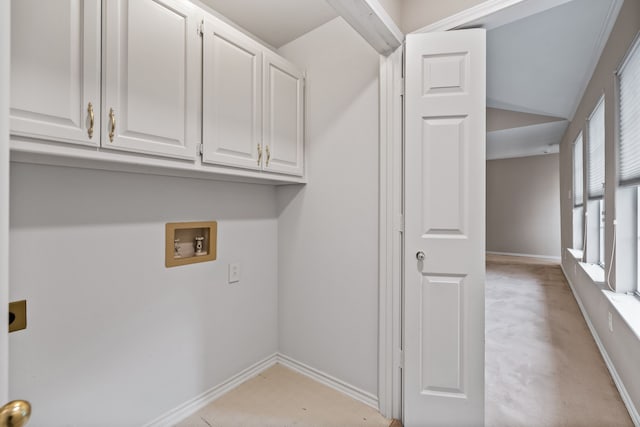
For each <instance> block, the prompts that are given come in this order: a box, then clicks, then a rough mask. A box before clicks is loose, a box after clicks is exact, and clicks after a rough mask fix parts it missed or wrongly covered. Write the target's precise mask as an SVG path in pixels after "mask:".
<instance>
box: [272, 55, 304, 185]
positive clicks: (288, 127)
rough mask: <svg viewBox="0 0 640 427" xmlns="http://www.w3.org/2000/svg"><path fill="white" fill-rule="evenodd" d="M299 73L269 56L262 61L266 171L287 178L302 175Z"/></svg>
mask: <svg viewBox="0 0 640 427" xmlns="http://www.w3.org/2000/svg"><path fill="white" fill-rule="evenodd" d="M303 91H304V80H303V77H302V73H300V71H298V70H297V69H296V68H295V67H293V66H292V65H291V64H289V63H288V62H286V61H284V60H283V59H282V58H279V57H277V56H275V55H272V54H265V61H264V95H263V96H264V104H263V105H264V107H263V114H264V124H263V128H262V129H263V137H262V140H263V143H264V145H265V156H266V158H265V167H264V168H265V170H268V171H272V172H279V173H286V174H290V175H300V176H302V174H303V162H304V144H303V116H304V114H303Z"/></svg>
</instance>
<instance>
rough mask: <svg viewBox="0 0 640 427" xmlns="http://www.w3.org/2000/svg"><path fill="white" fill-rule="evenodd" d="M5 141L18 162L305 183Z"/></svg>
mask: <svg viewBox="0 0 640 427" xmlns="http://www.w3.org/2000/svg"><path fill="white" fill-rule="evenodd" d="M9 145H10V148H11V161H12V162H18V163H31V164H41V165H50V166H63V167H73V168H80V169H96V170H106V171H113V172H129V173H140V174H151V175H163V176H176V177H183V178H198V179H209V180H216V181H233V182H250V183H256V184H267V185H279V184H306V183H307V179H306V178H304V177H299V176H287V175H283V174H278V173H268V172H262V171H252V170H245V169H242V168H234V167H225V166H218V165H208V164H204V163H202V162H201V161H200V160H199V159H197V160H196V162H193V161H185V160H181V159H165V158H160V157H156V156H150V155H144V154H137V153H133V152H125V151H118V150H109V149H104V148H95V147H84V146H75V147H70V146H69V145H68V144H64V143H57V142H53V141H41V140H36V139H30V138H24V137H19V136H12V137H11V140H10V142H9Z"/></svg>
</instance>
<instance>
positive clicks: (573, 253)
mask: <svg viewBox="0 0 640 427" xmlns="http://www.w3.org/2000/svg"><path fill="white" fill-rule="evenodd" d="M567 251H568V252H569V253H570V254H571V256H572V257H573V258H574V259H577V260H580V259H582V250H580V249H571V248H567Z"/></svg>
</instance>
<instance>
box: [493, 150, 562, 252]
mask: <svg viewBox="0 0 640 427" xmlns="http://www.w3.org/2000/svg"><path fill="white" fill-rule="evenodd" d="M558 159H559V156H558V154H548V155H543V156H531V157H519V158H512V159H500V160H489V161H487V251H490V252H505V253H514V254H525V255H540V256H547V257H557V258H560V194H559V192H560V187H559V185H560V184H559V174H560V172H559V169H558Z"/></svg>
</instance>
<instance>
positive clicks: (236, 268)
mask: <svg viewBox="0 0 640 427" xmlns="http://www.w3.org/2000/svg"><path fill="white" fill-rule="evenodd" d="M239 281H240V263H239V262H234V263H232V264H229V283H238V282H239Z"/></svg>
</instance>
